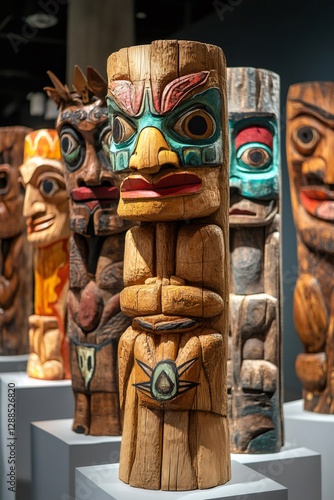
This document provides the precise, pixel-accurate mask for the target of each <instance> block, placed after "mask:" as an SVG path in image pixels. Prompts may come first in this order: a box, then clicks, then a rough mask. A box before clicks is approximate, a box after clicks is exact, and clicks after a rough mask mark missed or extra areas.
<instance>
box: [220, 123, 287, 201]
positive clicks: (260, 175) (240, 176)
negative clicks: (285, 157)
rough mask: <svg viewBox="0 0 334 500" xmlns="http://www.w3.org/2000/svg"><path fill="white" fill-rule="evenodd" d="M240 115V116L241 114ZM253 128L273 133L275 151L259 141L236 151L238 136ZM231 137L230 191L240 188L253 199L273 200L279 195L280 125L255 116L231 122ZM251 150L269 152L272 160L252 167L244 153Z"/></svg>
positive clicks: (247, 196)
mask: <svg viewBox="0 0 334 500" xmlns="http://www.w3.org/2000/svg"><path fill="white" fill-rule="evenodd" d="M239 116H240V115H239ZM250 126H259V127H266V128H268V129H269V130H270V131H271V132H272V133H273V150H272V151H271V149H270V148H269V147H268V146H267V145H265V144H261V143H259V142H250V143H248V145H247V146H246V145H243V146H241V147H240V148H239V150H238V151H237V150H236V147H235V138H236V136H237V134H238V133H239V132H240V131H241V130H243V129H245V128H247V127H250ZM229 136H230V188H236V189H238V191H239V194H240V195H241V196H244V197H245V198H250V199H259V200H271V199H277V198H278V195H279V182H280V179H279V172H280V170H279V161H280V158H279V139H278V124H277V120H275V119H274V118H273V117H270V118H269V117H263V116H257V115H256V114H254V116H252V117H249V114H248V115H247V117H244V118H242V117H241V118H239V119H237V120H233V119H230V120H229ZM251 147H261V148H263V149H265V151H267V153H268V154H269V156H270V157H271V158H269V160H268V161H267V163H266V164H265V165H264V166H263V167H250V166H249V165H247V164H245V163H244V162H243V161H242V159H241V155H242V153H243V152H244V151H245V150H246V149H247V148H251Z"/></svg>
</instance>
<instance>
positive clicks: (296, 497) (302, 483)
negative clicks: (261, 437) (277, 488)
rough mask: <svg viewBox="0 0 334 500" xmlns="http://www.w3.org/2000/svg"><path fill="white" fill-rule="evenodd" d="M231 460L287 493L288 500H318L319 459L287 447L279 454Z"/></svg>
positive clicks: (319, 495)
mask: <svg viewBox="0 0 334 500" xmlns="http://www.w3.org/2000/svg"><path fill="white" fill-rule="evenodd" d="M231 459H232V460H236V461H238V462H240V463H242V464H244V465H246V466H247V467H250V468H251V469H253V470H255V471H256V472H259V473H260V474H263V475H264V476H266V477H269V478H270V479H273V480H274V481H276V482H277V483H279V484H282V485H283V486H285V487H286V488H287V489H288V492H289V500H301V499H303V500H314V499H316V498H317V499H319V500H320V499H321V456H320V454H319V453H317V452H315V451H312V450H309V449H308V448H299V447H296V446H293V445H292V444H290V443H287V444H286V445H285V446H283V448H282V449H281V451H279V452H278V453H264V454H254V453H250V454H236V453H232V454H231Z"/></svg>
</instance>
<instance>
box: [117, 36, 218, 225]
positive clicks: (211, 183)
mask: <svg viewBox="0 0 334 500" xmlns="http://www.w3.org/2000/svg"><path fill="white" fill-rule="evenodd" d="M207 47H211V48H209V49H208V48H207ZM223 64H224V61H223V57H222V58H220V57H219V56H218V54H217V47H214V46H208V45H204V44H200V43H197V42H187V41H175V40H168V41H155V42H153V43H152V44H151V45H145V46H136V47H130V48H125V49H122V50H120V51H119V52H116V53H114V54H111V56H110V57H109V59H108V65H107V72H108V97H107V102H108V110H109V117H110V123H111V128H112V141H111V147H110V151H111V161H112V167H113V170H114V171H115V172H116V173H117V174H122V175H123V177H125V179H124V180H123V182H122V185H121V195H120V203H119V207H118V213H119V215H120V216H121V217H124V218H128V219H132V220H138V221H145V220H152V221H158V220H178V219H192V218H195V217H203V216H208V215H211V214H213V213H214V212H216V211H217V209H218V208H219V207H220V205H221V201H222V200H221V193H220V192H219V189H218V186H219V175H221V174H220V172H221V165H224V168H223V170H225V171H227V161H226V158H223V154H226V152H227V150H228V149H227V141H226V139H225V137H224V138H223V137H222V135H223V134H222V109H224V107H225V103H224V102H222V101H223V97H222V95H223V94H222V88H223V86H224V85H225V82H224V78H223V74H224V71H223ZM223 128H224V129H225V123H224V127H223ZM224 175H225V173H224ZM176 197H177V198H178V199H177V202H176Z"/></svg>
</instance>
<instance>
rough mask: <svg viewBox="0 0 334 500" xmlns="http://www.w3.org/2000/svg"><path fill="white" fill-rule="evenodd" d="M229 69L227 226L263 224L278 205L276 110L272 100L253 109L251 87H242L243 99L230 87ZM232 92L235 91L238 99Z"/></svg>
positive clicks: (231, 69) (231, 70) (270, 219)
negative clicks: (245, 100) (260, 108)
mask: <svg viewBox="0 0 334 500" xmlns="http://www.w3.org/2000/svg"><path fill="white" fill-rule="evenodd" d="M243 69H244V73H247V72H251V73H252V72H254V71H255V70H254V69H253V68H243ZM233 71H234V68H228V75H229V96H230V99H229V129H230V212H229V220H230V225H231V226H234V225H240V224H242V225H250V226H257V225H266V224H269V222H271V221H272V219H273V218H274V216H275V214H276V213H277V208H278V197H279V169H280V165H279V163H280V157H279V133H278V122H277V118H278V113H279V109H278V106H277V107H276V106H275V104H276V103H271V106H270V108H271V109H268V112H266V111H260V110H259V109H257V106H258V103H256V99H255V96H252V95H249V94H250V93H251V91H252V90H254V89H252V88H249V89H248V88H246V87H245V88H244V89H243V92H244V93H246V96H247V98H248V102H246V103H245V102H243V99H242V94H243V92H241V91H240V88H239V87H236V89H233V88H231V87H232V86H233V85H234V83H233V79H234V75H233ZM257 71H261V70H257ZM262 72H263V73H267V75H266V76H267V77H268V78H270V77H271V75H273V74H271V72H265V70H262ZM249 76H250V77H251V75H249ZM246 81H247V78H246ZM268 85H269V84H268ZM234 91H235V93H234V94H233V92H234ZM269 93H270V92H269V91H268V94H269ZM236 94H239V95H238V97H239V99H240V101H239V102H238V100H237V99H236ZM247 94H248V95H247ZM231 96H232V97H231ZM245 110H246V112H245Z"/></svg>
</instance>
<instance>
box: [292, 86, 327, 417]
mask: <svg viewBox="0 0 334 500" xmlns="http://www.w3.org/2000/svg"><path fill="white" fill-rule="evenodd" d="M333 91H334V82H305V83H299V84H295V85H292V86H291V87H290V89H289V92H288V98H287V135H286V148H287V160H288V168H289V177H290V191H291V203H292V211H293V217H294V222H295V226H296V230H297V254H298V279H297V283H296V287H295V291H294V321H295V326H296V329H297V332H298V335H299V337H300V340H301V342H302V344H303V346H304V349H305V352H304V353H302V354H299V355H298V357H297V360H296V373H297V375H298V377H299V379H300V381H301V383H302V386H303V398H304V408H305V410H310V411H315V412H319V413H334V375H333V373H334V294H333V283H334V224H333V223H334V162H333V160H334V153H333V151H334V132H333V125H334V94H333Z"/></svg>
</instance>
